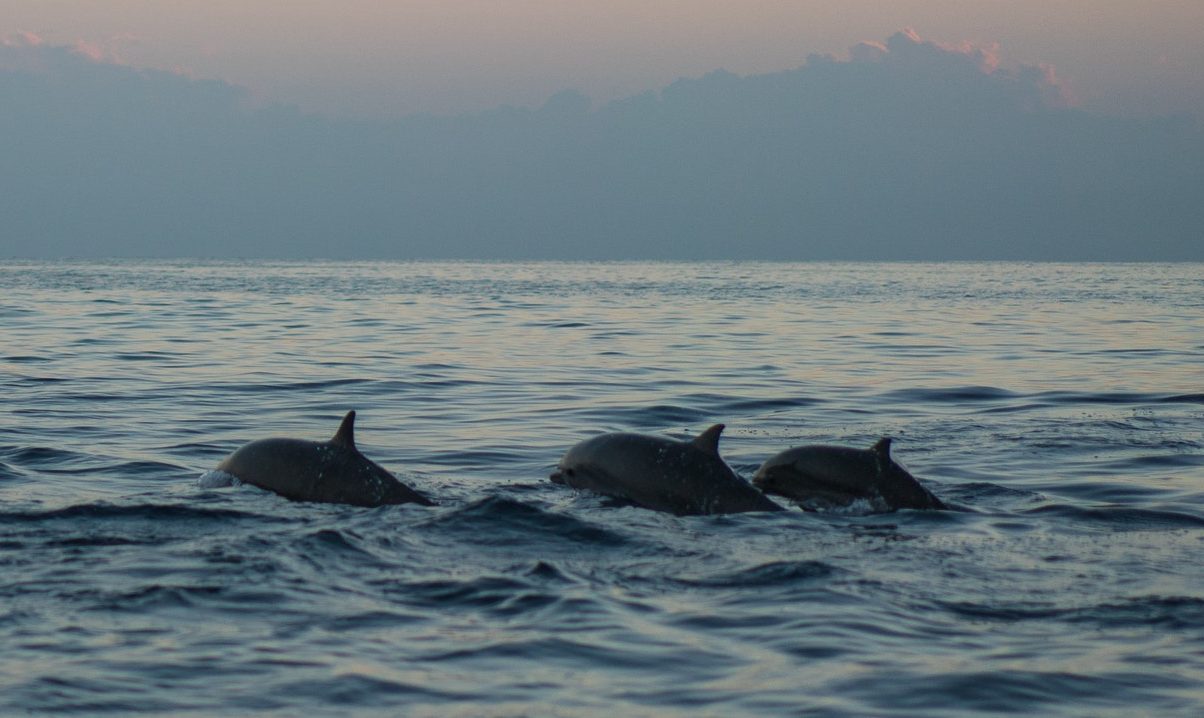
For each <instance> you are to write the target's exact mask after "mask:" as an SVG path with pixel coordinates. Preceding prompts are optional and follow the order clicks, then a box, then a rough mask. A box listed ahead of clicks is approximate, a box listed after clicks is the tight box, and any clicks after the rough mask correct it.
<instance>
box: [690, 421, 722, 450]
mask: <svg viewBox="0 0 1204 718" xmlns="http://www.w3.org/2000/svg"><path fill="white" fill-rule="evenodd" d="M722 433H723V424H715V425H714V426H712V427H711V428H709V429H707V430H706V431H704V432H702V433H701V434H699V435H698V436H696V437H694V441H693V442H691V443H693V444H694V446H697V447H698V448H699V449H702V450H703V451H706V452H708V453H711V454H714V455H715V456H718V455H719V435H720V434H722Z"/></svg>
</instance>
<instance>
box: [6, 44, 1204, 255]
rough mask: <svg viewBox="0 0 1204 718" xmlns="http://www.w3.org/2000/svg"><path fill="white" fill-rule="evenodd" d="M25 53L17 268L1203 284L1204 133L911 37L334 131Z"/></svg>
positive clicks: (242, 95) (13, 158) (17, 75)
mask: <svg viewBox="0 0 1204 718" xmlns="http://www.w3.org/2000/svg"><path fill="white" fill-rule="evenodd" d="M248 97H249V95H248V92H247V91H246V90H245V89H242V88H239V87H236V86H233V85H229V84H227V83H223V82H220V81H202V80H196V79H193V78H190V77H188V76H186V75H182V74H179V73H171V72H162V71H150V70H142V69H138V68H133V67H129V66H126V65H123V64H121V63H119V62H116V61H115V60H114V58H113V57H112V56H111V54H105V53H99V52H86V51H83V50H81V48H80V47H76V46H55V45H50V44H47V43H44V42H41V41H40V40H39V39H38V38H36V37H34V36H19V37H13V38H9V39H8V40H6V41H5V42H4V43H3V45H2V46H0V156H3V157H5V158H6V161H5V162H4V163H3V165H2V166H0V223H2V224H0V256H14V255H19V256H26V255H35V256H61V255H144V256H181V255H185V256H279V257H296V256H338V257H398V258H409V257H501V258H507V257H521V258H527V257H549V258H577V257H581V258H741V257H748V258H774V259H911V258H914V259H950V258H956V259H974V258H1001V259H1006V258H1019V259H1187V258H1190V259H1204V244H1201V243H1200V242H1199V237H1200V236H1204V201H1202V200H1204V198H1202V197H1201V190H1200V188H1201V187H1204V133H1202V131H1201V127H1200V124H1199V123H1197V122H1193V121H1189V120H1186V119H1179V120H1173V119H1152V120H1120V119H1116V118H1110V117H1103V116H1098V115H1093V114H1090V113H1087V112H1084V111H1082V110H1078V109H1074V108H1073V107H1070V106H1069V103H1068V94H1067V92H1066V89H1065V87H1064V86H1063V85H1062V83H1061V82H1060V81H1059V80H1058V78H1057V76H1056V74H1055V73H1054V72H1053V70H1052V68H1050V67H1048V66H1042V65H1019V66H1016V67H1014V68H1010V69H1009V68H1007V67H1005V66H1004V64H1003V63H1002V62H1001V61H1000V59H999V53H998V49H997V48H994V47H977V46H973V45H969V44H965V43H962V44H948V45H947V44H940V43H935V42H930V41H926V40H923V39H922V38H920V36H919V35H918V34H917V33H915V32H914V31H909V30H905V31H901V32H899V33H896V34H895V35H893V36H891V37H890V38H887V39H886V40H885V41H884V42H866V43H861V44H859V45H856V46H854V47H853V48H851V49H850V51H849V54H848V56H847V58H843V59H842V58H835V57H830V56H813V57H811V58H809V59H808V61H807V63H806V64H805V65H803V66H802V67H799V68H795V69H792V70H786V71H783V72H777V73H771V74H764V75H750V76H746V77H742V76H738V75H734V74H732V73H729V72H723V71H716V72H713V73H710V74H708V75H705V76H703V77H700V78H695V79H683V80H679V81H677V82H675V83H673V84H671V85H670V86H668V87H666V88H664V89H663V90H661V91H659V92H649V93H645V94H642V95H638V96H635V97H631V98H627V99H625V100H620V101H616V102H612V103H608V104H605V105H602V106H600V107H596V108H595V107H592V105H591V103H590V101H589V100H588V98H585V97H584V96H582V95H581V94H580V93H575V92H572V91H567V92H564V93H559V94H557V95H556V96H554V97H552V98H551V99H549V101H548V102H547V103H546V104H545V105H544V106H542V107H540V108H535V109H525V108H515V107H502V108H498V109H496V110H493V111H489V112H485V113H479V114H471V115H461V116H456V117H444V118H439V117H429V116H416V117H410V118H406V119H403V120H399V121H379V122H371V121H351V120H330V119H324V118H321V117H317V116H310V115H304V114H302V113H300V112H298V111H296V110H294V109H290V108H282V107H267V108H264V107H255V106H252V105H251V104H249V103H248V101H247V99H248Z"/></svg>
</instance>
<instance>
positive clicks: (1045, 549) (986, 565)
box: [0, 260, 1204, 718]
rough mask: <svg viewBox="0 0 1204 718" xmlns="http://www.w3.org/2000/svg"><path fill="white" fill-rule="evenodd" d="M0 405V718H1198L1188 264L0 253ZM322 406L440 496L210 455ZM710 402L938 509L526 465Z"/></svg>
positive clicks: (741, 468)
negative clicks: (325, 494)
mask: <svg viewBox="0 0 1204 718" xmlns="http://www.w3.org/2000/svg"><path fill="white" fill-rule="evenodd" d="M0 402H2V404H0V406H2V411H0V715H5V716H8V715H56V716H60V715H68V716H70V715H88V716H92V715H122V716H127V715H173V716H181V715H195V716H244V715H268V716H297V715H315V716H316V715H322V716H344V715H346V716H394V715H407V716H528V715H530V716H679V715H680V716H743V715H747V716H770V715H775V716H776V715H783V716H917V717H919V716H923V717H925V718H928V717H933V716H977V715H1002V714H1019V715H1042V716H1126V717H1128V716H1138V715H1140V716H1193V717H1194V716H1199V715H1202V714H1204V560H1202V558H1201V557H1202V556H1204V265H1200V264H1180V265H1162V264H1132V265H1125V264H1090V265H1061V264H1021V263H983V264H976V263H952V264H910V263H902V264H839V263H817V264H753V263H748V264H746V263H712V264H690V263H680V264H674V263H664V264H656V263H651V264H646V263H617V264H589V263H582V264H574V263H425V262H419V263H323V262H298V263H275V262H210V261H179V262H166V261H114V262H92V261H88V262H84V261H80V262H52V263H44V262H33V261H14V260H4V261H0ZM349 409H355V410H357V411H358V421H357V427H356V429H357V431H356V435H357V439H358V443H359V445H360V448H361V449H362V450H363V451H364V453H366V454H367V455H368V456H369V457H371V458H373V459H374V460H376V461H377V462H378V463H380V464H382V465H383V466H385V467H386V468H388V469H389V470H391V471H392V472H394V473H395V474H396V475H397V476H398V477H399V478H401V479H402V480H403V481H405V482H406V483H408V484H409V485H411V486H413V487H415V488H416V489H418V490H420V491H422V492H423V493H425V494H427V495H428V496H430V497H432V498H434V499H435V500H436V501H438V504H439V505H438V506H436V507H420V506H414V505H409V506H391V507H385V508H377V509H362V508H354V507H347V506H331V505H320V504H306V503H294V502H290V501H287V500H285V499H282V498H280V497H278V496H275V495H273V494H269V493H266V492H263V491H260V490H258V489H255V488H252V487H249V486H241V487H229V488H205V487H203V486H202V484H201V482H200V481H199V478H200V476H201V475H202V474H204V473H205V472H206V471H208V470H210V469H212V468H213V467H214V466H216V464H217V463H218V462H219V461H220V460H221V459H222V457H224V456H225V455H226V454H228V453H229V452H231V451H232V450H234V449H235V448H237V447H238V446H240V445H241V444H242V443H244V442H246V441H249V440H253V439H257V438H266V437H269V436H292V437H297V438H305V439H313V440H325V439H327V438H329V437H330V436H331V435H332V434H333V433H334V431H335V429H336V428H337V426H338V422H339V419H340V418H341V417H342V415H343V414H344V412H346V411H347V410H349ZM718 422H722V423H725V424H727V427H728V428H727V431H726V432H725V434H724V437H723V441H722V442H721V451H722V453H723V455H724V457H725V458H726V459H727V461H728V462H729V463H730V464H731V465H732V466H733V468H734V469H735V470H736V471H737V472H738V473H740V474H741V475H743V476H745V477H748V476H751V475H752V473H753V472H754V471H755V469H756V467H757V466H758V465H759V464H760V462H761V461H763V460H764V459H766V458H768V457H769V456H771V455H773V454H775V453H777V452H778V451H781V450H783V449H786V448H788V447H791V446H797V445H802V444H808V443H830V444H843V445H848V446H856V447H868V446H869V445H870V444H872V443H873V442H874V441H875V440H876V439H878V438H879V437H881V436H892V437H894V438H895V445H894V456H895V458H896V459H897V460H899V461H900V462H901V463H903V464H904V465H906V466H907V467H908V469H909V470H910V471H911V472H912V473H913V474H915V475H916V476H918V477H920V478H921V479H922V480H923V481H924V482H925V483H926V485H927V486H929V488H931V489H932V490H933V491H934V492H935V493H936V494H937V495H938V496H940V497H941V498H942V499H944V500H945V501H946V502H948V503H950V504H952V505H953V506H955V507H956V508H957V509H958V510H956V511H900V512H897V513H893V514H877V515H865V514H859V513H857V512H855V511H843V512H828V513H805V512H803V511H799V510H792V511H789V512H782V513H778V514H741V515H735V516H703V517H675V516H671V515H667V514H661V513H655V512H652V511H648V510H643V509H639V508H630V507H627V508H619V507H615V506H613V505H609V504H608V503H607V502H606V501H604V500H602V499H601V498H599V497H597V496H594V495H590V494H582V493H577V492H574V491H573V490H571V489H569V488H567V487H564V486H558V485H555V484H552V483H551V482H549V481H548V480H547V477H548V474H549V473H550V472H551V470H552V469H553V467H554V465H555V464H556V462H557V460H558V459H559V457H560V456H561V454H563V453H564V451H565V450H566V449H567V448H568V447H570V446H571V445H572V444H574V443H575V442H577V441H580V440H582V439H584V438H587V437H590V436H593V435H595V434H598V433H600V432H605V431H615V430H625V431H639V432H646V433H651V434H658V435H664V436H671V437H679V438H684V437H688V436H691V435H693V434H696V433H697V432H699V431H701V430H702V429H704V428H706V427H707V426H709V425H711V424H713V423H718Z"/></svg>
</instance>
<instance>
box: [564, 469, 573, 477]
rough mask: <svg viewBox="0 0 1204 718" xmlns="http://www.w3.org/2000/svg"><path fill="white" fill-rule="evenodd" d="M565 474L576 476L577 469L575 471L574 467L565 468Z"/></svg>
mask: <svg viewBox="0 0 1204 718" xmlns="http://www.w3.org/2000/svg"><path fill="white" fill-rule="evenodd" d="M564 475H565V476H575V475H576V472H575V471H573V470H572V469H565V470H564Z"/></svg>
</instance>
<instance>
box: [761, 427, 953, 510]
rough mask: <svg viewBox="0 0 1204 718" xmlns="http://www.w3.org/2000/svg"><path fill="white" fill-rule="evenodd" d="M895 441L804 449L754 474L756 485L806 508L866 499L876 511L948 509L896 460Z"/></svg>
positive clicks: (783, 455)
mask: <svg viewBox="0 0 1204 718" xmlns="http://www.w3.org/2000/svg"><path fill="white" fill-rule="evenodd" d="M890 443H891V440H890V439H889V438H883V439H881V440H879V441H878V443H876V444H874V446H873V448H871V449H868V450H866V449H850V448H847V447H844V446H800V447H797V448H794V449H787V450H786V451H783V452H782V453H780V454H778V455H777V456H774V457H772V458H771V459H769V460H768V461H766V462H765V463H764V464H761V468H759V469H757V473H756V474H754V475H753V485H755V486H756V487H757V488H759V489H761V490H762V491H764V492H765V493H767V494H777V495H778V496H784V497H786V498H788V499H791V500H793V501H795V502H796V503H798V505H799V506H801V507H802V508H804V509H807V510H811V511H815V510H819V509H833V508H844V507H848V506H850V505H851V504H853V503H854V502H855V501H858V500H864V501H865V502H866V503H867V504H868V507H869V508H871V509H872V510H874V511H897V510H899V509H946V508H948V507H947V506H945V504H944V503H943V502H942V501H941V500H940V499H938V498H937V497H936V496H935V495H933V493H932V492H931V491H929V490H928V489H926V488H924V487H923V486H921V485H920V482H919V481H916V479H915V477H914V476H912V475H911V474H909V473H907V470H906V469H904V468H903V467H902V466H899V465H898V464H897V463H895V461H894V460H893V459H891V457H890Z"/></svg>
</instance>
